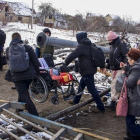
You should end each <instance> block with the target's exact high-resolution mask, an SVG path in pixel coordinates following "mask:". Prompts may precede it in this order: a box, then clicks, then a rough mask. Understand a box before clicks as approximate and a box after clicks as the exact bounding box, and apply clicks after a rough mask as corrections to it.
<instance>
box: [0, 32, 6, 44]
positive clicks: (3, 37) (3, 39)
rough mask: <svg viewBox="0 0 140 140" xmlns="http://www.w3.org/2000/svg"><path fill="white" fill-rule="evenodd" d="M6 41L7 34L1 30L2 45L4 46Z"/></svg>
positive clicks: (0, 42)
mask: <svg viewBox="0 0 140 140" xmlns="http://www.w3.org/2000/svg"><path fill="white" fill-rule="evenodd" d="M5 40H6V34H5V32H4V31H3V30H0V44H4V43H5Z"/></svg>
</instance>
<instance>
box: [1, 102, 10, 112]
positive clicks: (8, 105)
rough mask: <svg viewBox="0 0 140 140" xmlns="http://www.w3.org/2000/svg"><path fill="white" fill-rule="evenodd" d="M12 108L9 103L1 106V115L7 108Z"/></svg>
mask: <svg viewBox="0 0 140 140" xmlns="http://www.w3.org/2000/svg"><path fill="white" fill-rule="evenodd" d="M9 107H10V104H9V103H4V104H2V105H1V106H0V113H1V112H2V108H6V109H8V108H9Z"/></svg>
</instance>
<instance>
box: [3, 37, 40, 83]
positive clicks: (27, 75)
mask: <svg viewBox="0 0 140 140" xmlns="http://www.w3.org/2000/svg"><path fill="white" fill-rule="evenodd" d="M16 43H23V42H22V41H21V40H18V39H16V40H13V41H12V42H11V44H12V45H14V44H16ZM25 49H26V52H28V55H29V61H30V66H29V68H28V69H27V70H26V71H23V72H15V73H13V72H11V71H10V74H11V77H10V74H9V72H7V74H6V75H5V79H6V80H8V79H9V81H10V79H11V80H12V81H13V82H15V81H20V80H27V79H34V78H37V75H39V73H40V72H39V66H40V64H39V61H38V59H37V56H36V54H35V52H34V50H33V48H32V47H31V46H29V45H25ZM7 51H9V50H7ZM7 54H8V53H7Z"/></svg>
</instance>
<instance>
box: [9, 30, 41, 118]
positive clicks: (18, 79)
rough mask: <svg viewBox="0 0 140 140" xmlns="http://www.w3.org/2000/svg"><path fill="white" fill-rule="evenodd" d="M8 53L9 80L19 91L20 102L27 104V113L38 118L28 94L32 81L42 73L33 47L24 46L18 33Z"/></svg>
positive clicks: (14, 34)
mask: <svg viewBox="0 0 140 140" xmlns="http://www.w3.org/2000/svg"><path fill="white" fill-rule="evenodd" d="M7 51H8V52H7V54H8V59H9V71H10V72H9V71H8V72H7V73H8V74H7V75H9V78H7V79H10V80H11V81H12V82H14V84H15V87H16V89H17V91H18V102H24V103H26V104H27V111H28V112H29V113H30V114H33V115H36V116H38V112H37V110H36V107H35V105H34V104H33V102H32V100H31V98H30V96H29V92H28V90H29V85H30V84H31V82H32V79H36V78H37V77H38V75H39V73H40V72H39V66H40V64H39V62H38V59H37V56H36V54H35V52H34V50H33V48H32V47H31V46H29V45H25V44H23V41H22V40H21V36H20V34H19V33H17V32H16V33H13V34H12V41H11V43H10V47H9V49H8V50H7ZM10 76H11V77H10ZM10 80H9V81H10ZM19 111H20V110H19Z"/></svg>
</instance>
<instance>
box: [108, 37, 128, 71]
mask: <svg viewBox="0 0 140 140" xmlns="http://www.w3.org/2000/svg"><path fill="white" fill-rule="evenodd" d="M110 45H111V47H110V49H111V50H110V53H109V66H110V69H111V70H120V69H121V68H120V62H123V63H127V57H126V54H127V53H128V51H129V50H128V48H127V46H126V44H125V43H122V42H121V40H120V38H119V37H118V38H117V39H115V40H114V41H113V42H112V43H110Z"/></svg>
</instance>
